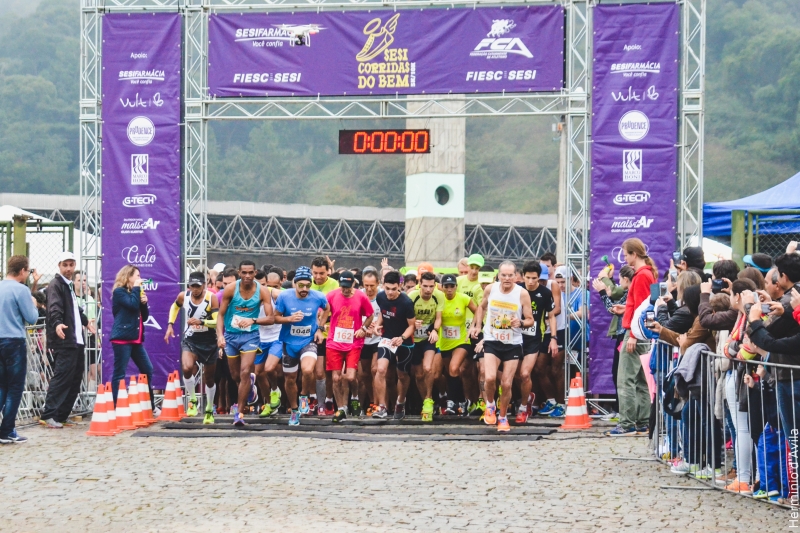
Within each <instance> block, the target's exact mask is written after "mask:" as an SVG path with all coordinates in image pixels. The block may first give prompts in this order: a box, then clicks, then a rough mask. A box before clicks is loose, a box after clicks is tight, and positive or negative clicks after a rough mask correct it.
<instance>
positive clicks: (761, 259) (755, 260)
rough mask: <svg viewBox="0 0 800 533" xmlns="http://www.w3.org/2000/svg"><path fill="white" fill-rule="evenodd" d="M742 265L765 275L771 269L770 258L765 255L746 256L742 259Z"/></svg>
mask: <svg viewBox="0 0 800 533" xmlns="http://www.w3.org/2000/svg"><path fill="white" fill-rule="evenodd" d="M742 263H744V264H745V265H747V266H748V267H751V268H755V269H756V270H758V271H759V272H761V273H762V274H766V273H767V272H769V269H771V268H772V258H771V257H770V256H768V255H767V254H753V255H746V256H744V257H743V258H742Z"/></svg>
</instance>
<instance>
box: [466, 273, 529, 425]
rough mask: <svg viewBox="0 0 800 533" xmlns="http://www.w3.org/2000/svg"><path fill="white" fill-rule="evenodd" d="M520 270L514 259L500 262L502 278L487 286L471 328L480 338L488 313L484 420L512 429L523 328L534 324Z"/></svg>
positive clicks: (485, 338) (485, 347)
mask: <svg viewBox="0 0 800 533" xmlns="http://www.w3.org/2000/svg"><path fill="white" fill-rule="evenodd" d="M516 273H517V267H516V265H514V263H512V262H511V261H503V262H502V263H500V267H499V269H498V274H497V277H498V279H499V280H500V281H498V282H496V283H492V284H491V285H487V286H486V289H485V290H484V293H483V301H482V302H481V305H480V307H478V310H477V312H476V313H475V318H474V320H473V321H472V326H471V328H470V336H472V338H477V337H478V333H479V332H480V324H481V322H482V320H483V317H484V316H485V317H486V324H485V326H484V328H483V354H484V355H483V364H484V375H485V384H484V389H485V391H486V400H487V403H486V412H485V413H484V417H483V421H484V422H485V423H486V424H488V425H494V424H495V423H497V430H498V431H509V430H510V429H511V428H510V426H509V424H508V418H507V416H506V415H507V412H508V404H509V402H510V400H511V385H512V383H513V382H514V375H515V374H516V373H517V366H519V361H520V359H522V328H529V327H531V326H532V325H533V313H531V298H530V296H529V295H528V291H525V290H523V289H522V287H520V286H519V285H517V284H515V283H514V280H515V279H516ZM500 364H502V365H503V373H502V375H501V377H500V385H501V387H502V394H501V395H500V398H499V400H498V403H499V404H500V405H499V407H500V417H499V420H498V417H497V407H496V406H495V402H494V394H495V389H496V388H497V370H498V368H499V367H500Z"/></svg>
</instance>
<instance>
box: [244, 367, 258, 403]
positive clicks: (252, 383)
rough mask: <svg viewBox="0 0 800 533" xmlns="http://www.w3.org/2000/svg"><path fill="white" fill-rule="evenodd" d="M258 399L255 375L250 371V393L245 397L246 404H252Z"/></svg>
mask: <svg viewBox="0 0 800 533" xmlns="http://www.w3.org/2000/svg"><path fill="white" fill-rule="evenodd" d="M257 401H258V388H257V387H256V375H255V374H253V373H252V372H251V373H250V395H249V396H248V397H247V405H253V404H254V403H256V402H257Z"/></svg>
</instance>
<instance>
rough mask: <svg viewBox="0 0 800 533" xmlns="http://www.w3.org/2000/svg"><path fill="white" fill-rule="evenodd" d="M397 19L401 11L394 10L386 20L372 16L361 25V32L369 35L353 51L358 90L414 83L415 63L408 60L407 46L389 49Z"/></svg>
mask: <svg viewBox="0 0 800 533" xmlns="http://www.w3.org/2000/svg"><path fill="white" fill-rule="evenodd" d="M399 20H400V13H396V14H394V15H392V16H391V17H390V18H389V19H387V20H386V22H385V23H384V22H383V21H382V20H381V19H380V18H374V19H372V20H370V21H369V22H367V24H366V25H365V26H364V30H363V33H364V35H367V36H368V37H367V40H366V42H364V46H362V47H361V50H360V51H359V52H358V54H356V61H357V62H358V88H359V89H372V88H374V87H378V88H380V89H383V88H387V87H388V88H395V87H396V88H402V87H414V86H415V85H416V63H412V62H409V60H408V48H391V46H392V44H393V43H394V32H395V31H396V30H397V25H398V21H399ZM373 60H375V61H373Z"/></svg>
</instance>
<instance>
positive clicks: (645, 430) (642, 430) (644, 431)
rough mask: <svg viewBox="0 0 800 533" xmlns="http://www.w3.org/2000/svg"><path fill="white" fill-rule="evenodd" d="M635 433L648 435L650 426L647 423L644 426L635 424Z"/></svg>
mask: <svg viewBox="0 0 800 533" xmlns="http://www.w3.org/2000/svg"><path fill="white" fill-rule="evenodd" d="M636 434H637V435H643V436H645V437H646V436H648V435H649V434H650V426H648V425H644V426H641V427H638V426H637V427H636Z"/></svg>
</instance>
